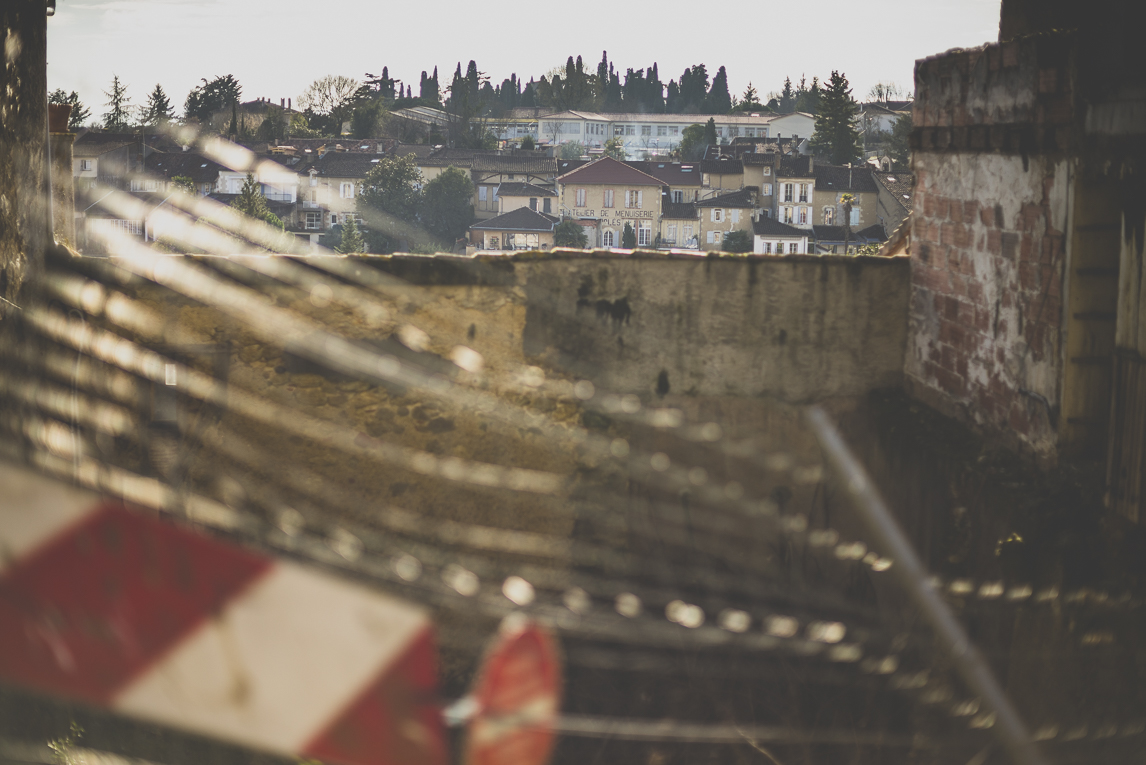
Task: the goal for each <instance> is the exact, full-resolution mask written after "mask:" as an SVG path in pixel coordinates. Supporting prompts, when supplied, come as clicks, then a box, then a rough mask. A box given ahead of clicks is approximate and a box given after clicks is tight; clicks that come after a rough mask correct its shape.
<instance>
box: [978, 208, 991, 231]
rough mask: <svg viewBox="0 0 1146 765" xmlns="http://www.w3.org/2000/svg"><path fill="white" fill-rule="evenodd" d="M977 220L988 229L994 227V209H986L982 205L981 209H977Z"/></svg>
mask: <svg viewBox="0 0 1146 765" xmlns="http://www.w3.org/2000/svg"><path fill="white" fill-rule="evenodd" d="M979 220H981V221H982V222H983V225H984V226H987V227H988V228H991V227H994V225H995V211H994V209H992V208H990V207H987V205H983V206H982V207H980V208H979Z"/></svg>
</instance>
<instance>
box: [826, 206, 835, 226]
mask: <svg viewBox="0 0 1146 765" xmlns="http://www.w3.org/2000/svg"><path fill="white" fill-rule="evenodd" d="M835 222H836V208H834V207H825V208H824V225H825V226H832V225H835Z"/></svg>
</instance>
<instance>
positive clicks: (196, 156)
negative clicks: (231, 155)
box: [143, 151, 227, 183]
mask: <svg viewBox="0 0 1146 765" xmlns="http://www.w3.org/2000/svg"><path fill="white" fill-rule="evenodd" d="M143 166H144V169H146V170H147V172H148V173H149V174H150V175H154V176H159V177H161V178H174V177H175V176H177V175H181V176H184V177H186V178H190V179H191V180H192V181H194V182H195V183H208V182H213V181H216V180H218V179H219V171H220V170H226V169H227V168H225V167H223V166H222V165H220V164H219V163H218V162H213V161H212V160H210V159H207V158H206V157H204V156H203V155H202V154H200V153H199V152H197V151H180V152H155V153H154V154H151V155H149V156H148V157H147V160H146V161H145V162H144V163H143Z"/></svg>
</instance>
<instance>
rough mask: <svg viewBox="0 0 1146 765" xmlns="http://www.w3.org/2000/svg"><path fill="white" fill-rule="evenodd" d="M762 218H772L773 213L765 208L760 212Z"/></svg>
mask: <svg viewBox="0 0 1146 765" xmlns="http://www.w3.org/2000/svg"><path fill="white" fill-rule="evenodd" d="M760 217H761V218H771V217H772V211H771V210H769V209H768V208H767V207H765V208H764V209H763V210H761V211H760Z"/></svg>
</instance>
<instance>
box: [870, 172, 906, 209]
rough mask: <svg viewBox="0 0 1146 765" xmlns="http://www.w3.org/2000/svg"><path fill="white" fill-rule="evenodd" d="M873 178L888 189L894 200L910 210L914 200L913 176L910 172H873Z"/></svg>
mask: <svg viewBox="0 0 1146 765" xmlns="http://www.w3.org/2000/svg"><path fill="white" fill-rule="evenodd" d="M872 175H874V176H875V179H876V180H877V181H878V182H879V183H880V185H881V186H883V187H884V188H885V189H887V190H888V193H890V194H891V196H892V197H894V198H895V201H896V202H899V203H900V204H901V205H903V207H904V209H906V210H907V211H908V212H911V206H912V204H913V203H914V201H915V176H914V175H913V174H911V173H882V172H873V173H872Z"/></svg>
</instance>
